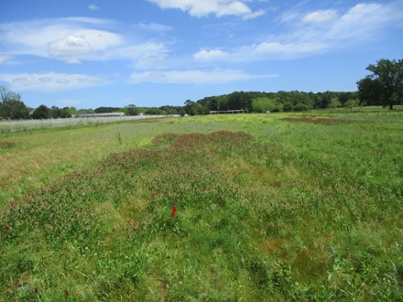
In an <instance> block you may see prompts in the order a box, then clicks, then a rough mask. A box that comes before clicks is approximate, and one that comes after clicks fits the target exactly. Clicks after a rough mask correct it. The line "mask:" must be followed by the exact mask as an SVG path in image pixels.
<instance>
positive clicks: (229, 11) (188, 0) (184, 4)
mask: <svg viewBox="0 0 403 302" xmlns="http://www.w3.org/2000/svg"><path fill="white" fill-rule="evenodd" d="M148 1H149V2H152V3H155V4H157V5H158V6H159V7H160V8H162V9H169V8H176V9H180V10H182V11H184V12H189V14H190V15H191V16H195V17H205V16H208V15H209V14H215V15H216V16H217V17H221V16H225V15H235V16H244V17H245V19H250V18H255V17H258V16H261V15H262V14H264V11H258V12H255V13H253V12H252V10H251V9H250V7H249V6H247V5H246V4H245V3H243V2H242V1H237V0H203V1H200V0H148Z"/></svg>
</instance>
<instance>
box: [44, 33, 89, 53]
mask: <svg viewBox="0 0 403 302" xmlns="http://www.w3.org/2000/svg"><path fill="white" fill-rule="evenodd" d="M90 52H91V46H90V44H89V43H88V42H87V41H86V40H84V39H82V38H80V37H76V36H67V37H65V38H62V39H57V40H56V41H52V42H49V43H48V54H49V56H51V57H55V58H64V57H79V56H83V55H87V54H89V53H90Z"/></svg>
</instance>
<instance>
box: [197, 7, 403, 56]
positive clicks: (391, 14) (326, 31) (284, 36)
mask: <svg viewBox="0 0 403 302" xmlns="http://www.w3.org/2000/svg"><path fill="white" fill-rule="evenodd" d="M402 4H403V2H396V3H393V4H390V5H383V4H375V3H372V4H358V5H356V6H354V7H351V8H350V9H349V10H348V11H346V12H345V13H344V14H340V15H338V14H337V12H336V11H334V10H321V11H314V12H309V13H300V12H298V11H295V10H294V11H288V12H286V13H284V14H282V16H281V18H280V20H279V22H280V24H281V23H286V26H287V29H285V30H284V31H283V33H281V34H277V35H273V34H272V35H270V36H269V37H267V38H266V41H262V42H260V43H256V44H253V45H247V46H243V47H239V48H237V49H232V50H231V51H229V50H226V51H224V50H214V51H210V52H208V51H206V50H202V51H199V52H198V53H196V54H194V55H193V58H194V59H195V60H198V61H213V60H214V59H217V58H219V59H220V60H225V61H229V62H241V61H253V60H263V59H293V58H297V57H304V56H311V55H315V54H318V53H324V52H329V51H333V50H335V49H340V48H343V47H351V46H357V45H360V43H365V42H366V41H371V40H374V39H377V38H381V36H380V35H379V33H380V31H381V30H382V29H383V28H384V27H387V26H393V25H395V22H396V21H401V20H402V19H403V7H402ZM312 25H314V26H312Z"/></svg>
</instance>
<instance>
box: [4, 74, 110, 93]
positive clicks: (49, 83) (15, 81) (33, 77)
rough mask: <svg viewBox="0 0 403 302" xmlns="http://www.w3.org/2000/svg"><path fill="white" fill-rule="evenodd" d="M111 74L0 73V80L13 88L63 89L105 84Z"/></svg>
mask: <svg viewBox="0 0 403 302" xmlns="http://www.w3.org/2000/svg"><path fill="white" fill-rule="evenodd" d="M109 77H112V76H105V75H96V76H88V75H83V74H66V73H54V72H48V73H33V74H28V73H23V74H5V73H2V74H1V73H0V80H1V81H5V82H8V83H10V85H12V86H13V89H15V90H35V91H44V92H53V91H63V90H71V89H78V88H85V87H91V86H95V85H102V84H106V80H107V79H108V78H109Z"/></svg>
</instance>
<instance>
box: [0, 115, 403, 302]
mask: <svg viewBox="0 0 403 302" xmlns="http://www.w3.org/2000/svg"><path fill="white" fill-rule="evenodd" d="M283 117H284V116H283ZM220 118H221V117H203V118H195V119H192V120H188V121H186V122H185V121H184V120H182V121H180V122H178V123H175V124H173V125H172V126H171V128H170V129H171V130H172V131H171V132H169V133H165V134H162V135H158V136H155V137H154V139H152V140H151V139H148V140H147V142H148V143H147V144H146V146H145V147H141V148H132V149H128V150H126V151H125V150H121V151H119V152H116V153H114V154H112V155H110V156H108V157H106V158H105V159H102V160H101V161H99V162H98V163H96V164H94V165H92V166H89V167H87V168H86V169H83V170H80V171H77V172H75V173H72V174H69V175H67V176H66V177H64V178H62V179H59V180H58V181H56V182H54V183H53V184H52V185H49V186H45V187H44V188H42V189H39V190H33V191H31V192H28V193H25V194H24V195H23V197H21V198H19V199H15V200H11V201H8V202H7V203H6V204H5V205H4V207H3V209H2V213H1V219H0V224H1V225H0V233H1V235H2V241H1V246H0V250H1V253H2V254H1V255H0V261H1V262H0V268H1V271H0V280H1V283H0V285H1V290H2V292H3V293H4V297H6V299H7V298H8V299H13V300H24V299H25V300H27V299H28V300H29V299H31V300H32V299H38V300H39V299H41V300H60V299H65V298H66V290H68V293H69V296H67V298H71V299H74V300H79V301H80V300H81V301H106V300H107V301H118V300H121V299H123V300H145V301H147V300H148V301H154V300H158V301H161V300H167V301H169V300H173V301H180V300H182V301H207V300H209V301H211V300H216V301H228V300H231V301H232V300H247V301H262V300H266V301H289V300H296V301H300V300H309V301H315V300H316V301H324V300H340V301H351V300H353V299H355V300H361V301H364V300H365V301H366V300H390V301H399V300H402V282H403V261H402V256H401V255H402V253H401V252H402V251H401V246H402V244H403V243H402V241H403V240H402V229H403V225H402V221H403V219H402V218H403V217H402V214H401V211H400V210H401V206H402V191H401V187H402V185H403V184H402V178H401V176H399V175H400V174H399V173H400V168H401V166H400V165H401V162H400V161H399V158H400V157H399V153H398V152H397V151H398V150H399V148H401V145H402V142H401V140H400V139H399V136H398V135H397V134H398V133H399V131H401V126H399V124H398V123H397V122H388V123H387V124H378V123H375V124H373V123H369V124H368V123H360V122H354V123H348V124H346V123H341V124H340V123H337V124H326V125H323V124H311V123H293V122H290V121H280V120H278V118H277V117H268V116H265V115H260V116H259V115H258V116H248V117H246V118H245V116H237V117H235V116H232V117H226V118H225V119H222V118H221V119H220ZM206 122H211V123H212V125H213V126H212V125H209V124H208V123H207V124H206ZM211 127H214V128H225V127H226V128H232V129H243V130H244V131H233V132H230V131H215V132H211V133H209V132H207V133H188V134H183V132H186V131H190V130H189V129H193V130H197V129H198V130H206V129H207V130H208V129H211ZM375 129H376V131H375ZM246 132H249V133H251V134H253V135H251V134H248V133H246ZM399 177H400V178H399ZM174 208H175V209H176V211H174V210H173V209H174ZM173 214H174V215H173Z"/></svg>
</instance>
